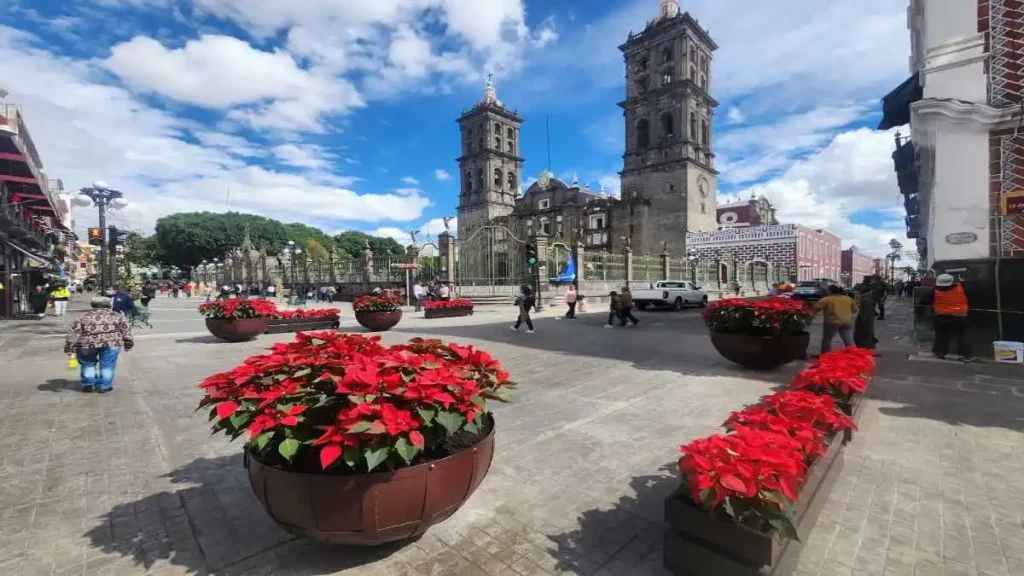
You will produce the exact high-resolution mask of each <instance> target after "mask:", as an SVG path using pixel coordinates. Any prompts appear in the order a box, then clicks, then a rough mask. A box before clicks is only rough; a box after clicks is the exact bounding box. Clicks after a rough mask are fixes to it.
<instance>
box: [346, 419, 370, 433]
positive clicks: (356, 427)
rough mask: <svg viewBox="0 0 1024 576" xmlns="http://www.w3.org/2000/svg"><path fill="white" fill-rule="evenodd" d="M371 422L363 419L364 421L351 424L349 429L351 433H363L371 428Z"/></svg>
mask: <svg viewBox="0 0 1024 576" xmlns="http://www.w3.org/2000/svg"><path fill="white" fill-rule="evenodd" d="M370 424H371V423H370V422H367V421H366V420H363V421H362V422H357V423H355V424H353V425H351V426H349V427H348V431H349V433H351V434H361V433H363V432H366V431H367V430H369V429H370Z"/></svg>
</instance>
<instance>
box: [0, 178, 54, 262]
mask: <svg viewBox="0 0 1024 576" xmlns="http://www.w3.org/2000/svg"><path fill="white" fill-rule="evenodd" d="M11 200H12V194H11V192H10V190H8V188H7V186H5V185H4V183H3V182H0V236H5V237H8V238H10V239H12V240H18V241H20V242H21V243H23V244H25V245H26V247H28V248H31V249H33V250H44V251H47V252H49V251H50V250H52V249H53V242H51V241H50V238H49V237H48V236H47V235H46V234H44V233H43V232H42V231H41V230H40V229H39V227H38V226H37V225H36V222H33V221H32V217H31V216H29V215H28V214H26V213H25V210H24V206H22V205H21V204H13V203H12V202H11Z"/></svg>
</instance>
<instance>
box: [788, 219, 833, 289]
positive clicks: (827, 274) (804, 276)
mask: <svg viewBox="0 0 1024 576" xmlns="http://www.w3.org/2000/svg"><path fill="white" fill-rule="evenodd" d="M840 252H842V241H841V240H840V239H839V236H836V235H835V234H833V233H831V232H829V231H828V230H823V229H821V228H818V229H814V228H808V227H806V226H801V225H797V241H796V265H797V280H814V279H817V278H827V279H828V280H832V281H834V282H836V283H837V284H838V283H839V281H840V277H841V276H842V259H841V257H840Z"/></svg>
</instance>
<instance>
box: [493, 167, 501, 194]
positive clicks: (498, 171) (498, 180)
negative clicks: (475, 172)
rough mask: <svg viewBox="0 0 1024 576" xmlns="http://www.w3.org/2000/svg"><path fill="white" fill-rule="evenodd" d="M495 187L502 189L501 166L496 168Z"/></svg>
mask: <svg viewBox="0 0 1024 576" xmlns="http://www.w3.org/2000/svg"><path fill="white" fill-rule="evenodd" d="M494 187H495V188H497V189H499V190H500V189H501V168H495V169H494Z"/></svg>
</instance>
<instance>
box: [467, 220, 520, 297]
mask: <svg viewBox="0 0 1024 576" xmlns="http://www.w3.org/2000/svg"><path fill="white" fill-rule="evenodd" d="M524 284H530V274H529V270H528V267H527V265H526V241H525V240H521V239H519V238H517V237H516V235H515V233H514V232H513V231H512V230H510V229H509V228H507V227H505V226H503V225H495V226H481V227H480V228H477V229H476V230H474V231H473V232H471V233H470V234H469V236H468V237H467V238H459V239H457V240H456V249H455V290H456V293H457V294H458V295H459V296H460V297H463V298H481V297H502V298H505V297H507V298H512V297H514V296H515V295H516V294H517V293H518V292H519V287H520V286H522V285H524Z"/></svg>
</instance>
